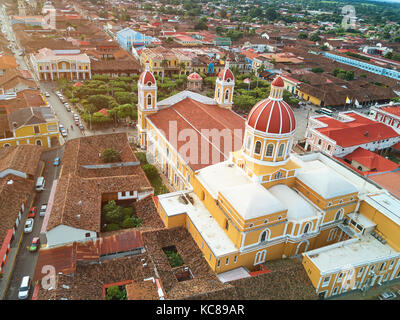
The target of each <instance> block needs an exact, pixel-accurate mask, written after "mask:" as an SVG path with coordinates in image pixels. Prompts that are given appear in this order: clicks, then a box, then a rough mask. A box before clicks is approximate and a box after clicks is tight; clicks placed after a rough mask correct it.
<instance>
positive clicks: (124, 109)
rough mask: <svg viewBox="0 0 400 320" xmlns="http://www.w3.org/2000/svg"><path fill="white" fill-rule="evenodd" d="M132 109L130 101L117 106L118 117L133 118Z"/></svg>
mask: <svg viewBox="0 0 400 320" xmlns="http://www.w3.org/2000/svg"><path fill="white" fill-rule="evenodd" d="M132 111H133V106H132V105H131V104H129V103H127V104H123V105H120V106H119V107H118V108H117V117H118V118H120V119H122V118H127V117H131V118H132Z"/></svg>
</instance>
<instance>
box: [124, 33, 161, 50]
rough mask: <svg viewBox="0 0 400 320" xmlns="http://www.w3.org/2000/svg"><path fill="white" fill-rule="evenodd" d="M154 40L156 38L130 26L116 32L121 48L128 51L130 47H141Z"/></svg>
mask: <svg viewBox="0 0 400 320" xmlns="http://www.w3.org/2000/svg"><path fill="white" fill-rule="evenodd" d="M156 40H157V39H154V38H153V37H150V36H146V35H144V34H142V33H140V32H137V31H135V30H132V29H130V28H125V29H122V30H121V31H118V32H117V42H118V43H119V45H120V46H121V47H122V48H124V49H125V50H128V51H130V50H131V48H132V47H135V48H136V49H142V48H144V47H146V46H148V45H149V44H151V43H153V42H155V41H156Z"/></svg>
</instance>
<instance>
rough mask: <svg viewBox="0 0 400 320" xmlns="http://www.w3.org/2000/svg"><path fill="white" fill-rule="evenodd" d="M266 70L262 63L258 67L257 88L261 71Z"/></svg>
mask: <svg viewBox="0 0 400 320" xmlns="http://www.w3.org/2000/svg"><path fill="white" fill-rule="evenodd" d="M264 70H265V66H264V65H263V64H262V65H261V66H259V67H258V69H257V88H258V78H259V76H260V73H261V72H263V71H264Z"/></svg>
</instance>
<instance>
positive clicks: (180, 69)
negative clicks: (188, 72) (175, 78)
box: [178, 62, 186, 79]
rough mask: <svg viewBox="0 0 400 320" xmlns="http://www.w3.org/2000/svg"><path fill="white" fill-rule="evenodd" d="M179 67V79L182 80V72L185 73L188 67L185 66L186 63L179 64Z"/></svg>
mask: <svg viewBox="0 0 400 320" xmlns="http://www.w3.org/2000/svg"><path fill="white" fill-rule="evenodd" d="M178 67H179V79H180V78H181V71H182V70H183V71H185V68H186V65H185V63H184V62H181V63H179V65H178Z"/></svg>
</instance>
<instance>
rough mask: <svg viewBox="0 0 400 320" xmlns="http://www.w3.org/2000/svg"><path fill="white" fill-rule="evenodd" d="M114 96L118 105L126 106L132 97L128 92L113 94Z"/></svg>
mask: <svg viewBox="0 0 400 320" xmlns="http://www.w3.org/2000/svg"><path fill="white" fill-rule="evenodd" d="M114 96H115V98H116V99H117V102H118V103H119V104H128V103H131V101H132V97H131V94H130V93H129V92H115V94H114Z"/></svg>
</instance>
